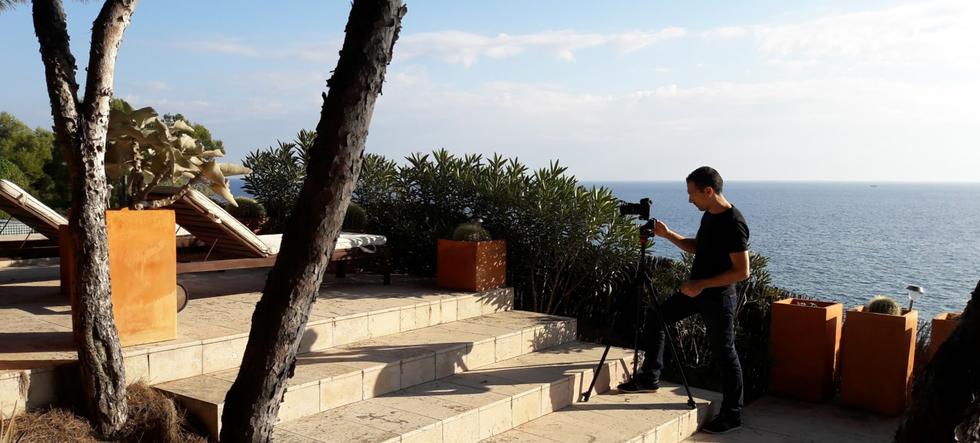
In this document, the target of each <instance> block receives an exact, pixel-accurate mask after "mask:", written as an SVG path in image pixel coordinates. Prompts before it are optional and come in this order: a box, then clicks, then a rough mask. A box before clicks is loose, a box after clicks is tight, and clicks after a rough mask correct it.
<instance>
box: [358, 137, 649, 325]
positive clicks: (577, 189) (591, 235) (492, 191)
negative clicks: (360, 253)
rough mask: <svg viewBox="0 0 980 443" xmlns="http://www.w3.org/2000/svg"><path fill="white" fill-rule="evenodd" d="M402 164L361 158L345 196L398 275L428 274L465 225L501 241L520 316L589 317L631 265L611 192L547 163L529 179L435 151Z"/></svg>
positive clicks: (631, 234)
mask: <svg viewBox="0 0 980 443" xmlns="http://www.w3.org/2000/svg"><path fill="white" fill-rule="evenodd" d="M406 161H407V164H405V165H398V164H397V163H395V162H394V161H392V160H389V159H386V158H384V157H382V156H379V155H376V154H367V155H366V156H365V158H364V163H363V167H362V170H361V174H360V177H359V179H358V184H357V187H356V188H355V190H354V199H355V200H356V201H358V202H359V203H361V204H362V205H363V206H364V207H365V208H366V209H367V211H368V214H369V217H368V220H369V227H370V229H371V231H372V232H378V233H381V234H384V235H386V236H387V237H388V241H389V243H388V244H389V245H390V247H391V249H392V251H393V255H394V256H393V259H394V262H395V263H394V264H395V266H396V268H399V269H400V270H402V271H408V272H410V273H413V274H421V275H432V274H433V273H434V271H435V258H436V257H435V251H436V240H437V239H439V238H449V237H450V235H451V234H452V232H453V230H454V229H455V227H456V226H457V225H459V224H460V223H462V222H465V221H467V220H470V219H472V218H474V217H475V216H479V217H480V218H482V219H483V226H485V227H486V228H488V229H489V230H490V231H492V232H494V233H495V235H496V238H500V239H504V240H506V241H507V242H508V246H507V275H508V281H509V283H508V284H509V285H511V286H513V288H514V291H515V296H516V304H517V306H518V307H519V308H522V309H530V310H535V311H538V312H548V313H567V314H570V315H575V316H584V315H591V314H590V313H593V312H595V311H596V310H597V309H598V308H599V304H600V303H599V301H601V299H602V296H603V295H604V294H606V293H607V292H608V291H609V288H611V287H613V286H614V285H615V284H616V282H617V281H620V280H622V279H623V278H624V276H625V275H626V272H627V271H628V270H629V265H630V264H631V263H634V260H635V257H636V254H637V252H636V251H637V239H636V228H635V227H634V226H633V223H632V222H631V221H630V220H628V219H626V218H624V217H622V216H621V215H620V214H619V205H618V200H617V199H616V198H615V197H614V196H613V195H612V192H611V191H610V190H608V189H606V188H591V189H590V188H585V187H583V186H580V185H578V182H577V181H576V179H575V177H573V176H571V175H568V174H566V170H565V168H564V167H561V166H559V165H558V164H557V163H554V164H552V165H550V166H549V167H547V168H542V169H540V170H537V171H533V172H532V171H530V170H529V169H528V168H527V167H526V166H525V165H523V164H521V163H520V162H519V161H518V160H517V159H505V158H503V157H501V156H499V155H494V156H492V157H489V158H483V157H481V156H479V155H467V156H462V157H459V156H454V155H451V154H449V153H448V152H446V151H445V150H441V151H436V152H433V153H432V154H431V155H422V154H415V155H412V156H410V157H408V158H407V159H406Z"/></svg>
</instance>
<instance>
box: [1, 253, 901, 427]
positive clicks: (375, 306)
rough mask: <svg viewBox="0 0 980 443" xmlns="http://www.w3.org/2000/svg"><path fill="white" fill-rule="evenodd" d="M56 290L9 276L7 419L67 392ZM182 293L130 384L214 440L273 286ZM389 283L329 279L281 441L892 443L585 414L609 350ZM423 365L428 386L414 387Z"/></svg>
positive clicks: (208, 287) (826, 410) (5, 295)
mask: <svg viewBox="0 0 980 443" xmlns="http://www.w3.org/2000/svg"><path fill="white" fill-rule="evenodd" d="M13 276H16V279H14V278H12V277H13ZM56 278H57V267H56V266H53V267H47V268H45V267H34V268H31V269H16V270H14V269H11V268H7V269H0V410H9V409H10V407H11V406H12V399H14V400H13V401H18V402H23V401H24V400H25V398H24V396H21V395H20V394H19V393H18V389H19V387H20V385H21V378H22V377H25V376H27V377H29V378H30V380H31V384H30V392H29V393H28V395H27V396H26V400H27V404H28V405H29V406H36V405H40V404H44V403H46V402H49V401H51V400H53V399H55V398H57V397H60V395H59V393H58V391H57V386H58V383H59V380H64V379H70V377H68V378H66V377H64V372H65V371H62V370H59V369H58V368H59V367H61V368H66V367H67V366H65V365H66V364H69V363H72V362H74V361H75V360H76V354H75V352H74V350H73V344H72V339H71V317H70V312H69V307H68V306H67V301H66V300H64V299H63V298H62V297H61V296H60V294H59V291H58V281H57V280H56ZM15 280H16V281H15ZM179 281H180V282H181V283H182V284H183V285H184V286H185V287H187V288H188V290H189V292H190V295H191V301H190V303H189V304H188V307H187V309H185V310H184V311H183V312H181V313H180V314H178V316H177V320H178V338H177V339H176V340H172V341H167V342H163V343H156V344H150V345H141V346H131V347H126V348H124V349H123V355H124V358H125V362H126V367H127V378H128V379H129V381H135V380H137V379H143V380H145V381H147V382H149V383H150V384H153V385H155V386H156V387H157V388H158V389H162V390H164V391H165V392H169V393H170V394H171V395H173V396H175V398H177V399H178V400H180V401H181V402H182V403H184V405H185V406H187V407H189V408H190V409H191V411H192V413H194V414H195V415H197V416H198V418H199V419H202V420H203V421H204V422H205V423H206V425H207V427H208V428H209V430H210V431H211V432H212V433H216V432H217V426H218V424H219V423H217V418H218V417H219V416H220V410H221V407H222V404H221V403H222V401H223V398H224V389H226V388H227V385H229V384H230V382H231V380H233V379H234V375H235V373H236V372H237V366H238V364H239V363H240V360H241V354H242V351H243V350H244V346H245V341H246V340H247V334H248V330H249V325H250V319H251V315H252V312H253V310H254V306H255V303H256V302H257V301H258V298H259V297H260V292H259V291H260V290H261V288H262V285H263V284H264V281H265V271H264V270H239V271H226V272H213V273H204V274H185V275H181V276H179ZM380 282H381V277H379V276H351V277H349V278H347V279H343V280H338V279H335V278H333V277H332V276H329V277H327V280H326V282H325V285H324V288H323V289H322V290H321V295H320V298H319V300H320V301H319V302H318V303H315V304H314V306H313V310H312V311H311V317H310V323H309V327H308V331H307V334H306V335H305V338H304V341H303V343H302V345H301V351H300V352H301V356H300V359H301V361H300V365H299V366H298V370H297V377H296V379H295V380H291V382H290V387H289V392H287V395H286V401H285V403H284V406H283V408H282V410H281V414H280V420H281V421H284V422H283V423H282V424H281V425H280V426H278V427H277V431H276V435H277V439H278V440H281V441H330V440H331V436H334V437H340V436H342V437H343V439H348V438H355V437H356V438H363V439H367V440H366V441H375V440H376V441H410V440H411V441H415V440H419V441H430V440H434V441H439V440H446V441H456V440H458V439H459V440H463V441H477V440H482V439H487V438H488V437H489V438H490V440H489V441H499V442H517V441H527V442H532V441H563V442H567V441H589V442H595V441H609V442H614V441H644V442H677V441H682V440H683V441H693V442H719V443H727V442H736V443H740V442H763V443H765V442H823V441H830V442H851V441H854V442H858V441H862V442H864V441H882V442H886V441H890V440H891V436H892V434H893V432H894V430H895V428H896V427H897V424H898V420H897V419H894V418H883V417H880V416H876V415H873V414H866V413H862V412H859V411H852V410H848V409H843V408H838V407H836V406H835V405H833V404H823V405H814V404H810V403H802V402H795V401H791V400H785V399H780V398H774V397H767V398H763V399H761V400H759V401H757V402H755V403H753V404H751V405H749V406H748V407H747V408H746V412H745V421H746V426H745V427H744V428H743V429H742V430H740V431H738V432H736V433H732V434H728V435H723V436H711V435H707V434H704V433H695V432H696V430H697V428H698V426H699V425H700V424H703V423H704V422H705V420H706V419H707V418H709V417H710V415H711V414H712V413H714V412H715V411H716V410H717V400H718V397H719V396H718V394H715V393H711V392H707V391H702V390H695V397H696V398H697V399H698V403H699V408H698V410H696V411H688V410H687V409H686V408H684V407H683V403H684V396H683V392H682V390H681V389H680V387H678V386H670V387H667V388H665V389H662V390H661V392H659V393H656V394H640V395H617V394H616V393H615V391H611V392H608V393H601V392H597V394H601V395H596V396H594V397H593V400H592V401H591V402H590V403H578V402H577V400H576V398H577V396H578V393H579V392H581V391H582V390H583V389H584V386H587V384H588V381H589V380H590V379H591V368H593V367H594V364H595V363H594V361H595V360H597V359H598V356H599V354H600V353H601V350H602V348H601V347H599V346H595V345H590V344H586V343H579V342H575V341H574V320H571V319H563V318H560V317H552V316H541V315H540V314H532V313H521V312H520V311H510V303H511V302H512V298H511V297H512V293H511V292H510V290H509V289H502V290H499V291H497V292H494V291H490V292H489V293H483V294H470V293H458V292H453V291H446V290H441V289H437V288H435V287H434V285H433V284H432V282H431V281H430V280H422V279H412V278H405V277H401V278H396V279H395V280H394V284H393V285H391V286H382V285H381V284H380ZM326 299H329V301H325V300H326ZM542 337H546V338H544V339H542ZM433 353H434V354H433ZM430 354H432V355H430ZM613 354H615V356H614V357H613V356H611V363H607V369H608V374H606V376H604V377H601V379H602V382H601V383H600V385H601V386H600V387H602V388H603V390H605V389H608V387H609V386H615V382H616V381H617V380H620V379H622V378H623V377H625V369H626V368H628V367H629V366H630V362H631V357H632V352H631V351H628V350H620V349H614V351H613ZM352 356H353V357H356V358H353V357H352ZM446 356H450V357H452V359H450V360H446V359H444V358H443V357H446ZM430 360H431V362H430ZM422 362H428V363H424V364H423V366H419V363H422ZM444 362H445V363H444ZM440 363H443V364H440ZM393 365H394V366H393ZM429 365H431V366H434V373H428V372H430V371H428V369H426V370H425V371H422V372H419V371H421V369H420V368H424V367H427V366H429ZM398 368H400V370H395V371H394V372H393V373H392V377H388V378H385V377H383V375H384V374H386V373H389V372H391V371H390V370H391V369H398ZM410 368H411V370H409V369H410ZM348 372H350V374H349V375H348V374H347V373H348ZM454 373H455V375H453V374H454ZM59 374H60V375H59ZM369 374H373V376H372V377H368V375H369ZM347 380H350V381H351V382H347ZM426 380H431V381H428V382H426ZM362 381H363V384H362ZM60 383H64V382H63V381H60ZM348 385H350V386H348ZM389 385H390V386H389ZM399 389H400V390H399ZM212 391H214V392H212ZM321 393H322V395H321ZM354 394H356V395H354ZM212 397H213V398H212ZM21 404H23V403H21ZM325 429H331V432H323V431H324V430H325ZM332 432H333V433H336V434H335V435H334V434H331V433H332ZM440 436H441V438H440ZM324 438H326V439H325V440H324ZM685 439H686V440H685Z"/></svg>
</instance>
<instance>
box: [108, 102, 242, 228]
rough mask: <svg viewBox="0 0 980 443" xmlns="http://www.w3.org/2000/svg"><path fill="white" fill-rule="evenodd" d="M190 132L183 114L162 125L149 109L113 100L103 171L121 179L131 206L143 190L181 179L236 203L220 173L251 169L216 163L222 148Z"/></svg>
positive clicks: (143, 195) (143, 199) (142, 198)
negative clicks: (200, 139) (205, 186)
mask: <svg viewBox="0 0 980 443" xmlns="http://www.w3.org/2000/svg"><path fill="white" fill-rule="evenodd" d="M205 131H206V130H205ZM194 134H195V129H194V128H193V127H191V126H190V125H189V124H188V123H187V122H186V120H184V119H183V118H181V119H173V120H172V122H170V123H168V122H166V121H164V120H163V119H161V118H160V117H159V116H158V115H157V113H156V111H154V110H153V108H149V107H146V108H141V109H133V108H132V106H130V105H129V104H128V103H126V102H123V101H122V100H119V101H117V102H115V103H114V104H113V106H112V109H111V111H110V113H109V132H108V140H109V141H108V143H107V145H106V156H105V162H106V175H107V177H108V178H109V180H111V181H114V182H120V181H122V182H123V183H125V188H126V191H127V197H128V199H127V200H129V201H130V203H129V206H130V207H131V208H134V209H140V208H142V207H143V205H144V203H145V202H146V199H147V195H148V193H149V191H151V190H152V189H153V188H154V187H156V186H157V185H160V184H170V185H174V184H178V183H180V182H182V181H183V182H186V183H191V184H195V183H206V184H207V185H208V186H209V188H210V189H211V190H212V191H214V192H215V193H217V194H218V195H220V196H222V197H223V198H224V199H225V200H226V201H227V202H228V203H229V204H231V205H232V206H234V205H235V204H236V203H235V198H234V197H233V196H232V195H231V190H230V189H229V188H228V179H226V178H225V177H227V176H231V175H239V174H248V173H249V172H251V171H249V170H248V168H245V167H243V166H239V165H232V164H227V163H218V162H217V161H216V159H217V158H218V157H222V156H224V154H225V153H224V151H223V150H221V149H211V150H208V149H207V147H205V146H204V144H203V143H202V142H200V141H199V140H197V139H195V138H194V136H193V135H194ZM208 137H209V138H210V134H208Z"/></svg>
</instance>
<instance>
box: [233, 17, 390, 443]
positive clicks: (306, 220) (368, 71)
mask: <svg viewBox="0 0 980 443" xmlns="http://www.w3.org/2000/svg"><path fill="white" fill-rule="evenodd" d="M406 11H407V10H406V8H405V7H404V6H402V2H401V0H355V1H354V2H353V5H352V8H351V13H350V17H349V18H348V21H347V28H346V33H347V36H346V38H345V40H344V46H343V49H342V50H341V53H340V60H339V61H338V63H337V68H336V69H335V70H334V73H333V76H332V77H331V79H330V80H329V81H328V82H327V86H328V87H329V89H330V91H329V94H328V95H325V97H324V103H323V108H322V110H321V113H320V123H319V124H318V125H317V128H316V130H317V136H316V141H315V142H314V147H313V149H312V152H311V154H310V162H309V165H308V166H307V175H306V181H305V182H304V184H303V189H302V190H301V191H300V194H299V198H298V200H297V204H296V207H295V209H294V210H293V213H292V215H291V217H290V221H289V223H288V226H289V230H287V231H286V232H285V233H284V234H283V239H282V248H281V250H280V252H279V256H278V258H277V259H276V264H275V266H274V267H273V268H272V270H271V271H270V273H269V277H268V280H266V284H265V289H264V290H263V293H262V298H261V299H260V300H259V302H258V304H257V305H256V307H255V313H254V314H253V315H252V329H251V331H250V333H249V338H248V344H247V345H246V347H245V355H244V357H243V359H242V366H241V369H240V370H239V372H238V377H237V379H236V380H235V383H234V384H233V385H232V387H231V390H229V391H228V395H227V397H226V399H225V410H224V413H223V415H222V429H221V441H227V442H240V441H250V442H251V441H255V442H264V441H269V439H270V437H271V435H272V429H273V426H274V425H275V423H276V416H277V414H278V411H279V404H280V402H281V400H282V398H283V395H284V393H285V390H286V381H287V379H289V377H291V376H292V374H293V370H294V368H295V365H296V352H297V349H298V347H299V341H300V338H301V337H302V334H303V331H304V330H305V329H306V323H307V320H308V318H309V312H310V308H311V306H312V304H313V301H314V300H315V298H316V296H317V294H318V292H319V287H320V283H321V282H322V280H323V273H324V270H325V268H326V266H327V263H328V258H329V257H330V256H331V255H332V253H333V247H334V243H335V242H336V239H337V235H338V233H339V232H340V225H341V223H342V222H343V218H344V213H345V212H346V209H347V205H348V204H349V203H350V197H351V192H352V191H353V188H354V184H355V183H356V182H357V175H358V174H359V173H360V169H361V160H362V155H363V153H364V142H365V140H366V138H367V134H368V126H369V125H370V123H371V114H372V112H373V110H374V102H375V99H376V98H377V96H378V94H380V93H381V85H382V82H383V81H384V74H385V70H386V68H387V65H388V63H389V62H390V61H391V55H392V50H393V48H394V44H395V41H396V40H397V39H398V32H399V30H400V28H401V19H402V17H403V16H404V15H405V13H406Z"/></svg>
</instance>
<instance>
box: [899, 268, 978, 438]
mask: <svg viewBox="0 0 980 443" xmlns="http://www.w3.org/2000/svg"><path fill="white" fill-rule="evenodd" d="M954 436H955V437H956V438H957V440H955V441H980V282H977V287H976V289H974V290H973V297H972V298H971V299H970V302H969V303H968V304H967V305H966V310H964V311H963V316H962V317H961V318H960V323H959V325H958V326H957V327H956V329H955V330H954V331H953V333H952V334H951V335H950V336H949V338H947V339H946V341H945V342H944V343H943V345H942V346H940V348H939V350H938V351H937V352H936V354H935V355H934V356H933V358H932V360H931V361H930V362H929V363H927V364H926V367H925V369H924V370H923V371H922V374H920V375H919V377H918V378H916V380H915V383H914V385H913V386H912V402H911V404H910V405H909V409H908V410H907V411H906V413H905V418H904V420H903V423H902V424H901V426H900V427H899V428H898V432H897V433H896V434H895V441H896V442H901V443H905V442H909V443H911V442H926V441H929V442H933V441H935V442H946V441H954Z"/></svg>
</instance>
